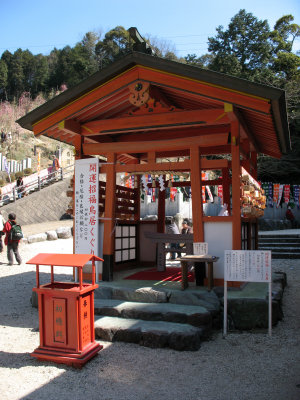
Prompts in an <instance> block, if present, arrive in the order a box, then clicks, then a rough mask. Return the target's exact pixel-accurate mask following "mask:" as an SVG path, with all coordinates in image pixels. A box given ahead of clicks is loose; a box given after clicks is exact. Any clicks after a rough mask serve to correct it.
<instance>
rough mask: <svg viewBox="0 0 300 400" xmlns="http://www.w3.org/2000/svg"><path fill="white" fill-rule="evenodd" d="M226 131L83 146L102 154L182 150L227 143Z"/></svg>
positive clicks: (93, 152) (85, 148)
mask: <svg viewBox="0 0 300 400" xmlns="http://www.w3.org/2000/svg"><path fill="white" fill-rule="evenodd" d="M227 139H228V135H227V134H226V133H221V134H215V135H204V136H196V137H186V138H180V139H173V140H171V139H169V140H157V141H153V142H142V141H140V142H111V143H99V144H85V145H84V146H83V149H84V154H86V155H96V154H98V155H102V154H107V153H110V152H112V151H114V152H116V153H119V154H120V153H144V152H149V151H163V150H177V149H178V150H182V149H186V148H188V147H191V146H201V147H209V146H221V145H224V144H227Z"/></svg>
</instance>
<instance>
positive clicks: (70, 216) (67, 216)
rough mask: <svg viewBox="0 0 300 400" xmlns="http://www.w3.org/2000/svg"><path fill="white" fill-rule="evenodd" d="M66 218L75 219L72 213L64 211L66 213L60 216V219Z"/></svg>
mask: <svg viewBox="0 0 300 400" xmlns="http://www.w3.org/2000/svg"><path fill="white" fill-rule="evenodd" d="M65 219H73V217H72V215H71V214H68V213H64V214H63V215H62V216H61V217H60V218H59V220H60V221H63V220H65Z"/></svg>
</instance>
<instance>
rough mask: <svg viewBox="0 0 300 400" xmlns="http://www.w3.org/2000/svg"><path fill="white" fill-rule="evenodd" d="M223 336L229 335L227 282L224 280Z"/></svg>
mask: <svg viewBox="0 0 300 400" xmlns="http://www.w3.org/2000/svg"><path fill="white" fill-rule="evenodd" d="M223 326H224V327H223V335H224V336H225V335H227V281H226V280H225V279H224V324H223Z"/></svg>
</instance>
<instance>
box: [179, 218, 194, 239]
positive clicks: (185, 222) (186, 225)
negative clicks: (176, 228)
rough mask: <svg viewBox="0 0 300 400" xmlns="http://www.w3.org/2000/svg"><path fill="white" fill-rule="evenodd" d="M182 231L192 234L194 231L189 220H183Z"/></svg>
mask: <svg viewBox="0 0 300 400" xmlns="http://www.w3.org/2000/svg"><path fill="white" fill-rule="evenodd" d="M181 233H182V235H191V234H192V233H193V228H192V227H191V226H190V223H189V221H188V220H186V219H184V220H183V221H182V228H181Z"/></svg>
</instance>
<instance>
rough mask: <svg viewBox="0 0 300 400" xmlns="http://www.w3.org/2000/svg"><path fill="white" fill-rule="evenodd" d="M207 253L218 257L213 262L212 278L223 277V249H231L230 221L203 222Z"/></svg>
mask: <svg viewBox="0 0 300 400" xmlns="http://www.w3.org/2000/svg"><path fill="white" fill-rule="evenodd" d="M204 241H205V242H207V243H208V254H210V255H212V256H217V257H220V259H219V260H218V261H217V262H216V263H214V278H217V279H223V278H224V250H232V222H204Z"/></svg>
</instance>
